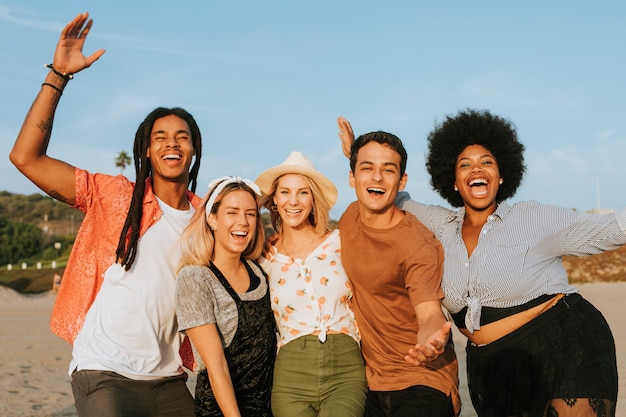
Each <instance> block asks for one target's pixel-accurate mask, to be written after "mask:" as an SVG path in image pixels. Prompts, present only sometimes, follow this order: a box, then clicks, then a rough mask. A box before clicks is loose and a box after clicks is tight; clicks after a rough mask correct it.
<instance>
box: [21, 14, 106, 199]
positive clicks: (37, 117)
mask: <svg viewBox="0 0 626 417" xmlns="http://www.w3.org/2000/svg"><path fill="white" fill-rule="evenodd" d="M92 23H93V21H92V20H91V19H89V15H88V14H87V13H82V14H79V15H78V16H76V17H75V18H74V20H72V21H71V22H70V23H68V24H67V26H65V28H64V29H63V31H62V32H61V37H60V39H59V42H58V44H57V47H56V50H55V53H54V61H53V67H54V69H55V70H56V72H55V71H53V70H50V72H49V73H48V75H47V76H46V79H45V81H44V84H43V85H42V86H41V90H40V91H39V94H37V97H36V98H35V101H34V102H33V104H32V106H31V108H30V110H29V111H28V114H27V115H26V118H25V119H24V123H23V124H22V128H21V130H20V133H19V134H18V136H17V139H16V140H15V144H14V145H13V149H12V150H11V154H10V156H9V157H10V159H11V162H12V163H13V164H14V165H15V166H16V167H17V169H19V170H20V172H22V173H23V174H24V175H25V176H26V177H27V178H28V179H30V180H31V181H32V182H33V183H34V184H35V185H37V186H38V187H39V188H40V189H41V190H42V191H44V192H46V193H47V194H49V195H50V196H52V197H54V198H56V199H57V200H59V201H63V202H66V203H68V204H74V203H75V200H76V190H75V186H74V167H73V166H72V165H70V164H68V163H66V162H63V161H60V160H58V159H54V158H50V157H49V156H48V155H47V154H46V152H47V149H48V144H49V142H50V135H51V133H52V124H53V121H54V114H55V112H56V109H57V106H58V104H59V99H60V98H61V94H62V92H63V89H64V88H65V85H66V84H67V82H68V78H67V77H64V76H62V75H59V74H74V73H77V72H79V71H81V70H83V69H85V68H87V67H89V66H90V65H91V64H93V63H94V62H95V61H96V60H97V59H98V58H100V56H102V54H103V53H104V50H103V49H100V50H98V51H96V52H94V53H93V54H92V55H90V56H89V57H85V56H84V55H83V52H82V49H83V45H84V43H85V39H86V37H87V34H88V33H89V30H90V29H91V25H92ZM57 73H58V74H57Z"/></svg>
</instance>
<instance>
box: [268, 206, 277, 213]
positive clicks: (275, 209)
mask: <svg viewBox="0 0 626 417" xmlns="http://www.w3.org/2000/svg"><path fill="white" fill-rule="evenodd" d="M270 209H271V210H272V211H273V212H274V213H278V206H277V205H276V204H274V205H273V206H271V207H270Z"/></svg>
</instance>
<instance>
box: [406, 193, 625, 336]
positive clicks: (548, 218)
mask: <svg viewBox="0 0 626 417" xmlns="http://www.w3.org/2000/svg"><path fill="white" fill-rule="evenodd" d="M396 202H397V204H398V205H399V206H400V207H401V208H402V209H404V210H406V211H408V212H410V213H413V214H414V215H415V216H416V217H417V218H418V219H419V220H420V221H421V222H422V223H423V224H424V225H425V226H426V227H428V228H429V229H430V230H431V231H432V232H433V233H434V234H435V236H436V237H437V239H439V241H440V242H441V244H442V246H443V248H444V252H445V261H444V276H443V281H442V288H443V291H444V294H445V298H444V300H443V301H442V303H443V305H444V306H445V307H446V309H448V311H450V312H451V313H457V312H459V311H460V310H461V309H462V308H464V307H465V306H467V314H466V316H465V324H466V326H467V329H468V330H469V331H470V332H473V331H474V330H478V329H480V315H481V308H482V307H483V306H484V307H495V308H508V307H513V306H517V305H520V304H524V303H526V302H528V301H530V300H532V299H534V298H537V297H539V296H541V295H543V294H560V293H561V294H571V293H575V292H577V289H576V288H575V287H573V286H571V285H569V280H568V277H567V273H566V271H565V269H564V268H563V264H562V262H561V257H562V256H563V255H573V256H582V255H593V254H597V253H601V252H604V251H606V250H612V249H617V248H619V247H620V246H622V245H624V244H625V243H626V208H624V209H622V210H621V211H619V212H617V213H611V214H590V213H582V212H578V211H575V210H571V209H566V208H561V207H557V206H552V205H547V204H541V203H538V202H536V201H525V202H519V203H515V204H512V205H509V204H507V203H506V202H503V203H500V204H499V205H498V207H497V209H496V211H495V212H494V213H493V214H492V215H491V216H489V219H488V220H487V222H486V223H485V225H484V226H483V228H482V230H481V233H480V237H479V240H478V245H477V246H476V248H475V249H474V251H473V252H472V256H471V257H468V255H467V250H466V248H465V244H464V242H463V238H462V234H461V231H462V226H463V219H464V216H465V209H463V208H461V209H459V210H450V209H447V208H444V207H439V206H430V205H424V204H420V203H418V202H415V201H413V200H411V199H410V196H409V194H408V193H405V192H403V193H400V194H399V196H398V199H397V201H396Z"/></svg>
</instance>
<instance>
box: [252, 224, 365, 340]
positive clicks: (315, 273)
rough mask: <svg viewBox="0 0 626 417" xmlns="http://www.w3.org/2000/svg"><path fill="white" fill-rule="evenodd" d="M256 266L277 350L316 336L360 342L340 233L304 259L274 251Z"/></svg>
mask: <svg viewBox="0 0 626 417" xmlns="http://www.w3.org/2000/svg"><path fill="white" fill-rule="evenodd" d="M268 256H269V259H263V260H262V262H261V266H262V267H263V269H265V272H267V274H268V276H269V286H270V299H271V303H272V311H273V312H274V317H275V319H276V324H277V327H278V330H279V333H280V335H279V341H278V347H279V348H280V347H281V346H284V345H286V344H287V343H289V342H290V341H292V340H294V339H297V338H299V337H301V336H305V335H309V334H312V333H314V332H318V331H319V335H318V338H319V340H320V341H321V342H325V341H326V335H327V333H328V332H329V331H333V332H336V333H343V334H347V335H349V336H351V337H352V338H353V339H354V340H356V341H357V342H359V341H360V336H359V332H358V329H357V326H356V321H355V319H354V315H353V313H352V310H351V309H350V307H349V304H350V300H351V298H352V290H351V288H350V284H349V282H348V277H347V276H346V273H345V271H344V270H343V266H342V265H341V243H340V239H339V230H334V231H333V232H332V233H331V234H330V235H329V236H328V237H327V238H326V239H325V240H324V241H323V242H322V243H321V244H320V245H319V246H318V247H317V248H315V249H314V250H313V251H312V252H311V253H310V254H309V256H307V258H306V259H294V258H291V257H289V256H287V255H284V254H282V253H280V252H278V249H277V248H276V247H273V251H272V253H270V254H268Z"/></svg>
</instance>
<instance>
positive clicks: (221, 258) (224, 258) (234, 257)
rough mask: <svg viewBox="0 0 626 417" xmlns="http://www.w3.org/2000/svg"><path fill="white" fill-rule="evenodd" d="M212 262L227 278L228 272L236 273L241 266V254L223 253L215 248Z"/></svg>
mask: <svg viewBox="0 0 626 417" xmlns="http://www.w3.org/2000/svg"><path fill="white" fill-rule="evenodd" d="M212 262H213V264H214V265H215V266H216V267H217V269H219V270H220V271H222V273H223V274H224V275H225V276H229V275H230V274H229V272H233V271H238V270H239V268H241V266H242V263H241V254H237V253H230V252H228V253H223V252H222V251H220V250H219V249H217V248H216V251H215V254H214V256H213V261H212Z"/></svg>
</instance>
